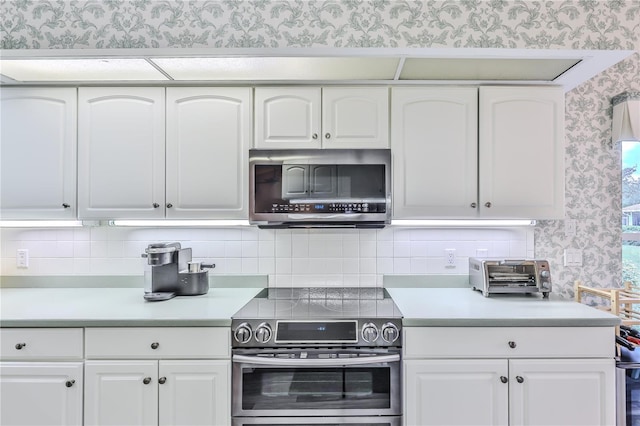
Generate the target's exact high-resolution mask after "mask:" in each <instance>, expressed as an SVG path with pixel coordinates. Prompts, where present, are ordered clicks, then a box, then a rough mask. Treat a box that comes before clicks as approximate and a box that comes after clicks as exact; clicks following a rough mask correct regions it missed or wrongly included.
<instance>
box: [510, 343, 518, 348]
mask: <svg viewBox="0 0 640 426" xmlns="http://www.w3.org/2000/svg"><path fill="white" fill-rule="evenodd" d="M516 346H518V345H516V342H509V347H510V348H511V349H515V347H516Z"/></svg>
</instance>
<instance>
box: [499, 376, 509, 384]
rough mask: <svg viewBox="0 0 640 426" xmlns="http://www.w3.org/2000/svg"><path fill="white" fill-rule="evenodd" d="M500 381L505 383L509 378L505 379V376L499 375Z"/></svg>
mask: <svg viewBox="0 0 640 426" xmlns="http://www.w3.org/2000/svg"><path fill="white" fill-rule="evenodd" d="M500 381H501V382H502V383H507V382H508V381H509V379H507V378H506V377H505V376H500Z"/></svg>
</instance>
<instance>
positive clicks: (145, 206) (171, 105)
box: [79, 87, 252, 219]
mask: <svg viewBox="0 0 640 426" xmlns="http://www.w3.org/2000/svg"><path fill="white" fill-rule="evenodd" d="M251 105H252V104H251V89H250V88H191V87H189V88H186V87H170V88H167V89H166V102H165V88H162V87H146V88H111V87H109V88H80V112H79V117H80V131H79V175H80V180H79V202H80V217H81V218H91V219H117V218H121V219H160V218H164V217H167V218H171V219H193V218H209V219H211V218H218V219H231V218H233V219H237V218H244V217H246V212H247V205H246V204H247V201H246V198H247V197H246V191H247V190H248V189H247V188H248V184H247V167H248V159H247V156H248V149H249V146H250V141H251ZM165 109H166V111H165ZM165 122H166V138H165Z"/></svg>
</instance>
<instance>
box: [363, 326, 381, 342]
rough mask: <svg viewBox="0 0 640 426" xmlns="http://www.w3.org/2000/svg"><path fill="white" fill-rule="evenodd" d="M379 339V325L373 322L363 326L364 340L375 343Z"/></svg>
mask: <svg viewBox="0 0 640 426" xmlns="http://www.w3.org/2000/svg"><path fill="white" fill-rule="evenodd" d="M377 339H378V327H376V325H375V324H374V323H372V322H368V323H366V324H365V325H363V326H362V340H364V341H365V342H368V343H373V342H375V341H376V340H377Z"/></svg>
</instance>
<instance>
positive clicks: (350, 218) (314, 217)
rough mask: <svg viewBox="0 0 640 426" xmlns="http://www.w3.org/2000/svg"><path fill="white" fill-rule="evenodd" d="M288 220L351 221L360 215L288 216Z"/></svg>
mask: <svg viewBox="0 0 640 426" xmlns="http://www.w3.org/2000/svg"><path fill="white" fill-rule="evenodd" d="M287 217H288V218H289V219H295V220H305V219H306V220H312V219H345V220H353V219H358V218H361V217H362V215H361V214H352V213H349V214H341V213H336V214H326V215H316V214H290V215H288V216H287Z"/></svg>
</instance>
